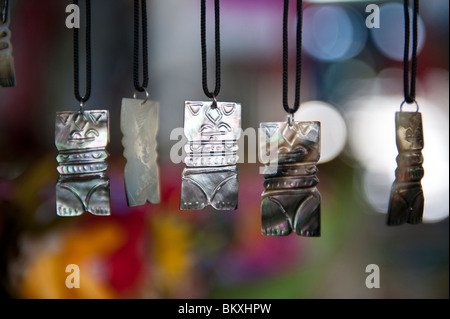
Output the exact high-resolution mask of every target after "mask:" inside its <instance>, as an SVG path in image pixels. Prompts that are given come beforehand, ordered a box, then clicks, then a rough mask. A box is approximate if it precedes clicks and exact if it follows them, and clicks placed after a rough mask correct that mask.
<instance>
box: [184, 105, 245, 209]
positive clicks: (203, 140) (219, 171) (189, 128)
mask: <svg viewBox="0 0 450 319" xmlns="http://www.w3.org/2000/svg"><path fill="white" fill-rule="evenodd" d="M184 134H185V136H186V138H187V140H188V143H187V144H186V146H185V151H186V158H185V159H184V163H185V164H186V166H187V167H186V168H185V169H184V170H183V174H182V184H181V198H180V209H182V210H201V209H203V208H205V207H206V206H208V205H211V206H212V207H213V208H214V209H216V210H234V209H236V208H237V205H238V170H237V167H236V163H237V161H238V155H237V150H238V144H237V141H238V140H239V138H240V136H241V105H240V104H238V103H228V102H215V101H214V102H211V101H210V102H194V101H187V102H186V103H185V113H184Z"/></svg>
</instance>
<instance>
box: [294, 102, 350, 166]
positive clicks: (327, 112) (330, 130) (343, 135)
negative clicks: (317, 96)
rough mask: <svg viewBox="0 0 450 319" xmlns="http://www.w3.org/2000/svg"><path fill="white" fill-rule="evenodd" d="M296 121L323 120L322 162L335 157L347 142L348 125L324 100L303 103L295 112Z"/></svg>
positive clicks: (320, 161)
mask: <svg viewBox="0 0 450 319" xmlns="http://www.w3.org/2000/svg"><path fill="white" fill-rule="evenodd" d="M295 120H296V121H319V122H321V154H320V160H319V164H320V163H325V162H329V161H331V160H333V159H335V158H336V157H337V156H339V154H340V153H341V152H342V150H343V149H344V147H345V144H346V142H347V125H346V123H345V120H344V118H343V116H342V115H341V113H340V112H339V111H338V110H337V109H336V108H335V107H333V106H332V105H330V104H328V103H325V102H322V101H309V102H306V103H303V104H302V105H301V106H300V109H299V110H298V111H297V113H296V114H295Z"/></svg>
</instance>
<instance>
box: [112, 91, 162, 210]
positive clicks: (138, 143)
mask: <svg viewBox="0 0 450 319" xmlns="http://www.w3.org/2000/svg"><path fill="white" fill-rule="evenodd" d="M158 111H159V104H158V103H157V102H154V101H149V100H145V101H144V100H140V99H123V100H122V109H121V119H120V127H121V130H122V133H123V139H122V145H123V147H124V156H125V158H126V159H127V163H126V165H125V189H126V193H127V202H128V205H129V206H139V205H144V204H145V202H146V201H148V202H149V203H151V204H157V203H159V202H160V193H159V171H158V164H157V151H156V148H157V142H156V135H157V132H158Z"/></svg>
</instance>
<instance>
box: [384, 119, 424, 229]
mask: <svg viewBox="0 0 450 319" xmlns="http://www.w3.org/2000/svg"><path fill="white" fill-rule="evenodd" d="M395 124H396V132H397V148H398V151H399V154H398V156H397V164H398V167H397V169H396V171H395V181H394V184H393V185H392V189H391V196H390V201H389V210H388V215H387V224H388V225H401V224H404V223H409V224H420V223H421V222H422V217H423V207H424V196H423V190H422V184H421V180H422V178H423V176H424V169H423V166H422V164H423V156H422V149H423V146H424V142H423V129H422V115H421V113H419V112H397V113H396V114H395Z"/></svg>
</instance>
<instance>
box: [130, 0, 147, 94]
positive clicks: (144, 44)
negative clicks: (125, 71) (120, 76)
mask: <svg viewBox="0 0 450 319" xmlns="http://www.w3.org/2000/svg"><path fill="white" fill-rule="evenodd" d="M140 1H141V6H140V11H141V12H140V13H141V21H142V25H141V29H142V59H143V63H142V67H143V81H142V85H141V84H140V83H139V0H134V54H133V82H134V88H135V90H136V91H138V92H144V91H146V88H147V86H148V47H147V6H146V2H147V1H146V0H140Z"/></svg>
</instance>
